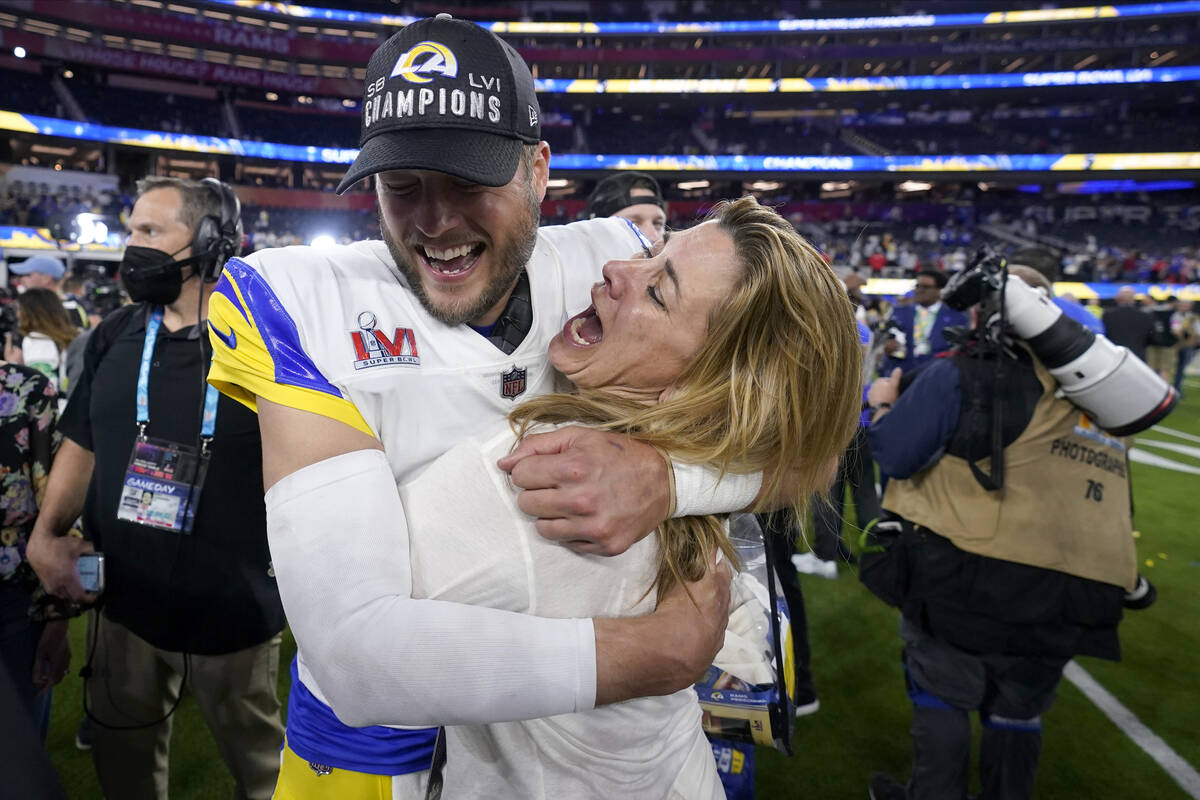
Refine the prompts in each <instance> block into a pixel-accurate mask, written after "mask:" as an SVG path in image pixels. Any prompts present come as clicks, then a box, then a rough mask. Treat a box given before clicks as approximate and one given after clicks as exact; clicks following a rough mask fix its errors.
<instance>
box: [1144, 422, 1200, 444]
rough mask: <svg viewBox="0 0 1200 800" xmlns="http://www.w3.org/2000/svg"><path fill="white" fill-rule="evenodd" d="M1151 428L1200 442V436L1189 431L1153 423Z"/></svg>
mask: <svg viewBox="0 0 1200 800" xmlns="http://www.w3.org/2000/svg"><path fill="white" fill-rule="evenodd" d="M1150 430H1154V431H1159V432H1160V433H1166V434H1169V435H1171V436H1174V437H1176V438H1179V439H1186V440H1187V441H1189V442H1200V436H1196V435H1195V434H1192V433H1187V432H1185V431H1179V430H1175V429H1174V428H1168V427H1167V426H1166V425H1153V426H1151V428H1150Z"/></svg>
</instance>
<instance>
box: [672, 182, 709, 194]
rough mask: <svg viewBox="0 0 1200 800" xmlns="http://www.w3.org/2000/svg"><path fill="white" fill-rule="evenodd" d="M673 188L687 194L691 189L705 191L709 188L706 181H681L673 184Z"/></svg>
mask: <svg viewBox="0 0 1200 800" xmlns="http://www.w3.org/2000/svg"><path fill="white" fill-rule="evenodd" d="M675 186H676V188H678V189H680V190H682V191H685V192H687V191H690V190H692V189H707V188H708V187H709V183H708V181H683V182H681V183H677V184H675Z"/></svg>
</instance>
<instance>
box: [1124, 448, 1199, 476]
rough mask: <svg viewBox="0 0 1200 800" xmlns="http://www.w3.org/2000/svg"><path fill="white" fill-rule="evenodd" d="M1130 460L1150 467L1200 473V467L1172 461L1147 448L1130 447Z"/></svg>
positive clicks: (1194, 473)
mask: <svg viewBox="0 0 1200 800" xmlns="http://www.w3.org/2000/svg"><path fill="white" fill-rule="evenodd" d="M1129 460H1130V461H1132V462H1133V463H1135V464H1145V465H1147V466H1150V467H1162V468H1163V469H1171V470H1175V471H1176V472H1187V473H1190V474H1192V475H1200V467H1193V466H1190V465H1188V464H1181V463H1179V462H1178V461H1172V460H1171V459H1169V458H1165V457H1163V456H1160V455H1158V454H1157V453H1147V452H1146V451H1145V450H1139V449H1138V448H1136V447H1134V448H1132V449H1130V451H1129Z"/></svg>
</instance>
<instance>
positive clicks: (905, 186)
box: [896, 181, 933, 192]
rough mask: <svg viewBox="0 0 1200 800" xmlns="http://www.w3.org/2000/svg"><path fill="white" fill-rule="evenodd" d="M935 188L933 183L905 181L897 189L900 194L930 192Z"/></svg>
mask: <svg viewBox="0 0 1200 800" xmlns="http://www.w3.org/2000/svg"><path fill="white" fill-rule="evenodd" d="M932 188H933V184H932V183H928V182H927V181H904V183H901V184H900V185H899V186H897V187H896V191H898V192H928V191H929V190H930V189H932Z"/></svg>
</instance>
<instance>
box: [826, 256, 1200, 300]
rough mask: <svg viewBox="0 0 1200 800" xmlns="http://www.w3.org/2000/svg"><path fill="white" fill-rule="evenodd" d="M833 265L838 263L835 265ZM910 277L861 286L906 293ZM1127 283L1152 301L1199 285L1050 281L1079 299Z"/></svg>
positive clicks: (1190, 295)
mask: <svg viewBox="0 0 1200 800" xmlns="http://www.w3.org/2000/svg"><path fill="white" fill-rule="evenodd" d="M834 266H838V265H837V264H835V265H834ZM914 282H915V281H914V280H913V279H912V278H870V279H869V280H868V281H867V283H866V285H864V286H863V287H862V291H863V293H864V294H871V295H880V296H882V297H899V296H901V295H905V294H908V293H909V292H911V291H912V289H913V284H914ZM1122 286H1129V287H1130V288H1132V289H1133V291H1134V292H1135V293H1136V294H1137V296H1138V297H1150V298H1153V299H1154V300H1159V301H1162V300H1166V299H1167V298H1169V297H1177V298H1179V299H1180V300H1200V284H1196V283H1190V284H1183V283H1119V282H1118V283H1077V282H1074V281H1057V282H1055V284H1054V294H1055V296H1056V297H1064V296H1069V297H1073V298H1074V299H1076V300H1079V301H1081V302H1082V301H1086V300H1112V299H1113V298H1115V297H1116V296H1117V290H1118V289H1120V288H1121V287H1122Z"/></svg>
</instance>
